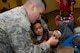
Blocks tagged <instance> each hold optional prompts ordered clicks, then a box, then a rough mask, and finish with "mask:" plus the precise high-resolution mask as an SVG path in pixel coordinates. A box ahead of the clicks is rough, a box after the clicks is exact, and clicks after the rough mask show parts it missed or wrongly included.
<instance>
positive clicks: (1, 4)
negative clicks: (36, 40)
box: [0, 0, 80, 30]
mask: <svg viewBox="0 0 80 53" xmlns="http://www.w3.org/2000/svg"><path fill="white" fill-rule="evenodd" d="M25 1H26V0H0V13H2V12H4V11H7V10H10V9H12V8H14V7H17V6H21V5H22V4H24V3H25ZM45 2H46V4H47V9H46V11H45V12H44V15H45V16H46V18H47V19H48V23H47V24H48V26H49V29H50V30H54V29H59V28H58V26H56V25H55V22H54V19H55V16H56V15H58V14H59V4H58V3H57V1H56V0H45ZM73 16H74V19H75V27H77V26H80V22H79V21H78V20H77V18H78V17H79V16H80V0H76V4H75V5H74V14H73Z"/></svg>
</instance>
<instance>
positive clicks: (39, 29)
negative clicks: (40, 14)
mask: <svg viewBox="0 0 80 53" xmlns="http://www.w3.org/2000/svg"><path fill="white" fill-rule="evenodd" d="M33 31H34V32H35V33H36V34H37V35H43V28H42V25H41V24H40V23H36V24H35V25H34V26H33Z"/></svg>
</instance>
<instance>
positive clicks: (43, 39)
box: [41, 34, 47, 42]
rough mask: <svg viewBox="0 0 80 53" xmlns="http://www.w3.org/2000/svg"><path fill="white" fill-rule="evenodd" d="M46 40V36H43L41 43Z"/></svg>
mask: <svg viewBox="0 0 80 53" xmlns="http://www.w3.org/2000/svg"><path fill="white" fill-rule="evenodd" d="M46 40H47V39H46V35H45V34H43V36H42V39H41V41H42V42H44V41H46Z"/></svg>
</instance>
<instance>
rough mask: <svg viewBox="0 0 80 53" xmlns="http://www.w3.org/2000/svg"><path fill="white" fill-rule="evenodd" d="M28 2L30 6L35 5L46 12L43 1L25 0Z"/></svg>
mask: <svg viewBox="0 0 80 53" xmlns="http://www.w3.org/2000/svg"><path fill="white" fill-rule="evenodd" d="M27 1H29V2H30V3H31V4H32V3H34V4H36V6H37V8H43V7H44V8H45V10H46V2H45V1H44V0H27Z"/></svg>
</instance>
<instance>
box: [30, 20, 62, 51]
mask: <svg viewBox="0 0 80 53" xmlns="http://www.w3.org/2000/svg"><path fill="white" fill-rule="evenodd" d="M31 29H32V31H33V34H31V35H32V39H33V43H34V44H40V43H42V42H44V41H46V40H48V38H49V37H51V36H54V37H55V39H57V40H59V39H60V36H61V32H60V31H59V30H54V31H53V32H52V31H49V32H47V30H45V29H44V27H43V26H42V24H41V21H40V20H37V21H36V22H35V23H33V24H31ZM46 32H47V33H49V34H47V33H46ZM53 44H54V46H53V48H56V47H57V45H58V43H57V45H55V43H53ZM51 47H52V46H51ZM50 52H54V50H50Z"/></svg>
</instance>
